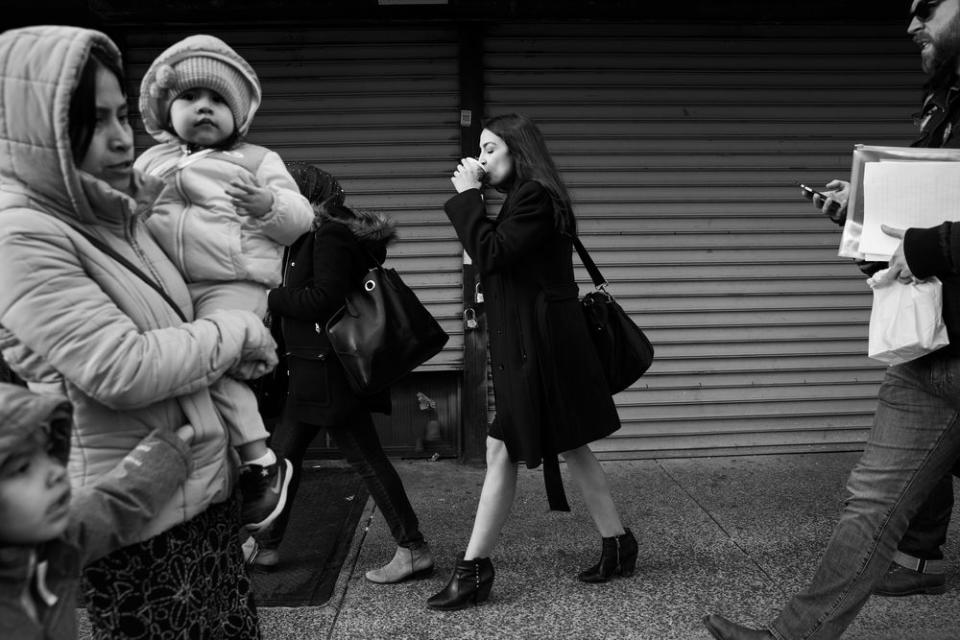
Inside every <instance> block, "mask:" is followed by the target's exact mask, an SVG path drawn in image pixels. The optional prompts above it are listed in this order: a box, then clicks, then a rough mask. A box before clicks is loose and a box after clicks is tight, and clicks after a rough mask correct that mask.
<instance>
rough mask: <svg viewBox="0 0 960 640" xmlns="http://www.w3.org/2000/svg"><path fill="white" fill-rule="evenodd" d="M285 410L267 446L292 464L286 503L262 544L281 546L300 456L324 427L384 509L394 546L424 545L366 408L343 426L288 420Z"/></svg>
mask: <svg viewBox="0 0 960 640" xmlns="http://www.w3.org/2000/svg"><path fill="white" fill-rule="evenodd" d="M284 414H285V415H284V417H283V419H282V420H281V421H280V423H279V424H278V425H277V427H276V429H275V430H274V432H273V435H272V437H271V439H270V446H271V448H272V449H273V450H274V452H275V453H276V454H277V456H279V457H281V458H287V459H288V460H290V462H291V463H293V476H292V477H291V479H290V488H289V495H288V497H287V506H286V507H285V508H284V510H283V512H282V513H281V514H280V515H279V516H278V517H277V519H276V520H275V521H274V523H273V525H271V526H270V527H269V528H268V530H267V531H266V532H265V533H264V535H262V536H258V537H259V538H260V542H261V544H262V545H263V546H265V547H267V548H274V549H275V548H277V547H279V546H280V541H281V540H282V539H283V535H284V533H285V532H286V530H287V523H288V522H289V519H290V512H291V510H292V508H293V504H294V502H295V500H294V499H295V498H296V495H297V490H298V489H299V487H300V477H301V475H302V468H303V458H304V455H305V454H306V451H307V447H308V446H309V445H310V443H311V442H312V441H313V439H314V438H315V437H316V436H317V435H318V434H319V433H320V431H321V430H322V429H324V428H326V429H328V430H329V433H330V435H331V436H332V437H333V440H334V442H336V445H337V448H338V449H340V452H341V453H342V454H343V457H344V459H345V460H346V461H347V462H348V463H349V464H350V466H351V467H353V469H354V470H355V471H356V472H357V473H358V474H359V475H360V477H361V478H362V479H363V482H364V484H365V485H366V487H367V490H368V491H369V492H370V495H371V496H373V501H374V502H375V503H376V505H377V508H378V509H380V511H381V512H382V513H383V517H384V519H385V520H386V522H387V526H389V527H390V533H391V534H392V535H393V539H394V540H396V542H397V546H399V547H407V548H416V547H419V546H420V545H422V544H423V541H424V539H423V534H421V533H420V525H419V522H418V521H417V514H416V513H414V511H413V507H412V506H411V504H410V500H409V499H408V498H407V493H406V491H405V490H404V488H403V482H402V481H401V480H400V476H399V475H397V470H396V469H394V468H393V465H392V464H391V463H390V460H389V459H388V458H387V455H386V454H385V453H384V451H383V447H382V446H381V445H380V437H379V436H378V435H377V429H376V427H375V426H374V424H373V419H372V418H371V417H370V412H368V411H365V410H360V411H356V412H355V413H353V414H352V415H351V416H350V417H349V418H348V419H347V420H345V421H344V424H343V425H337V426H336V427H333V426H327V427H324V426H320V425H315V424H308V423H306V422H301V421H299V420H294V419H288V418H287V416H288V415H289V414H290V412H289V411H287V412H284Z"/></svg>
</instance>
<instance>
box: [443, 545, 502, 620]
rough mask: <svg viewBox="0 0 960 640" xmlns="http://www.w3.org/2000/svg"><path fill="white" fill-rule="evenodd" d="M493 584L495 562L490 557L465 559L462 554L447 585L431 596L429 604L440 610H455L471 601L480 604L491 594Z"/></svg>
mask: <svg viewBox="0 0 960 640" xmlns="http://www.w3.org/2000/svg"><path fill="white" fill-rule="evenodd" d="M492 586H493V563H492V562H490V558H476V559H474V560H464V559H463V556H462V555H461V556H460V558H459V559H458V560H457V566H456V567H454V569H453V575H451V576H450V580H449V581H448V582H447V586H446V587H444V588H443V591H441V592H440V593H437V594H435V595H433V596H431V597H430V599H429V600H427V606H428V607H430V608H431V609H437V610H439V611H455V610H457V609H463V608H464V607H466V606H467V605H469V604H470V603H473V604H480V603H481V602H485V601H486V599H487V598H488V597H489V596H490V587H492Z"/></svg>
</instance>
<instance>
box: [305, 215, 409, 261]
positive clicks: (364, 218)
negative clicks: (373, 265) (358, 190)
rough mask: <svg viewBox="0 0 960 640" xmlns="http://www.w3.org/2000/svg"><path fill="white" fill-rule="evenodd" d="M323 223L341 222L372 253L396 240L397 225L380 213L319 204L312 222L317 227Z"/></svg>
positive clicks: (377, 253)
mask: <svg viewBox="0 0 960 640" xmlns="http://www.w3.org/2000/svg"><path fill="white" fill-rule="evenodd" d="M325 224H341V225H343V226H345V227H346V228H347V229H349V230H350V233H352V234H353V236H354V237H355V238H356V239H357V240H358V241H359V242H360V245H361V246H362V247H363V248H364V249H366V250H367V251H369V252H370V253H371V254H373V255H380V254H381V253H383V252H385V251H386V249H387V247H388V246H390V245H391V244H393V243H394V242H396V241H397V239H398V235H397V226H396V223H394V221H393V220H391V219H390V218H389V217H387V216H386V215H384V214H382V213H375V212H373V211H357V210H354V209H351V208H349V207H346V206H335V205H330V206H321V207H320V209H319V210H318V211H317V217H316V219H315V220H314V222H313V228H314V229H319V228H320V227H321V226H322V225H325Z"/></svg>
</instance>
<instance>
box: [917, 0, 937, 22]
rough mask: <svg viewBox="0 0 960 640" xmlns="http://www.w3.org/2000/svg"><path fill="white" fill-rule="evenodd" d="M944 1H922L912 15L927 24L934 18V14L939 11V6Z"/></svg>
mask: <svg viewBox="0 0 960 640" xmlns="http://www.w3.org/2000/svg"><path fill="white" fill-rule="evenodd" d="M942 1H943V0H920V2H918V3H917V6H916V7H915V8H914V10H913V12H912V13H911V14H910V15H911V17H914V18H916V19H917V20H919V21H920V22H926V21H927V20H929V19H930V18H931V17H932V16H933V12H934V11H936V10H937V5H939V4H940V3H941V2H942Z"/></svg>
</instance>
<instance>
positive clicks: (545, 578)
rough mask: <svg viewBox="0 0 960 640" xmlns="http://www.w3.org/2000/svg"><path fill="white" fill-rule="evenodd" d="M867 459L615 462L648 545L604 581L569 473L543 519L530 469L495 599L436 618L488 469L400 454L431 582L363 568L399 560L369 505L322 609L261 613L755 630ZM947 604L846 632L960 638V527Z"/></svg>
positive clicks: (806, 565)
mask: <svg viewBox="0 0 960 640" xmlns="http://www.w3.org/2000/svg"><path fill="white" fill-rule="evenodd" d="M857 457H858V454H855V453H845V454H810V455H786V456H753V457H724V458H695V459H665V460H646V461H626V462H605V463H603V465H604V468H605V469H606V471H607V473H608V474H609V477H610V481H611V485H612V490H613V493H614V498H615V499H616V501H617V503H618V505H619V506H620V508H621V511H622V516H623V519H624V521H625V524H626V525H627V526H629V527H631V528H632V530H633V531H634V534H635V535H636V537H637V539H638V540H639V541H640V559H639V562H638V566H637V573H636V574H635V575H634V577H632V578H630V579H615V580H613V581H612V582H609V583H607V584H602V585H587V584H581V583H579V582H578V581H577V580H576V572H577V571H578V570H579V569H581V568H583V567H586V566H589V565H590V564H593V563H594V562H595V561H596V558H597V557H598V556H599V552H600V540H599V537H598V536H597V534H596V532H595V530H594V528H593V525H592V523H591V522H590V519H589V516H588V515H587V513H586V511H585V509H584V507H583V503H582V501H581V500H580V496H579V494H578V492H577V490H576V488H575V487H574V486H573V485H572V484H571V483H570V479H569V476H568V475H567V471H566V469H565V467H563V466H561V468H562V469H563V473H564V479H565V482H566V487H567V494H568V498H569V499H570V504H571V507H572V512H571V513H552V512H549V511H547V508H546V498H545V495H544V490H543V480H542V475H541V473H540V471H539V470H534V471H528V470H526V469H522V470H521V471H520V483H519V488H518V495H517V501H516V503H515V505H514V510H513V513H512V515H511V518H510V520H509V521H508V523H507V526H506V528H505V530H504V532H503V536H502V538H501V541H500V545H499V547H498V549H497V551H496V552H495V554H494V555H493V562H494V567H495V569H496V579H495V581H494V587H493V592H492V595H491V598H490V601H489V602H487V603H486V604H484V605H481V606H480V607H476V608H472V607H471V608H469V609H466V610H463V611H460V612H452V613H440V612H433V611H429V610H427V609H426V607H425V601H426V599H427V598H428V597H429V596H430V595H432V594H433V593H435V592H436V591H438V590H440V589H441V588H442V587H443V585H444V584H445V583H446V579H447V577H448V575H449V572H450V570H451V568H452V567H453V564H454V562H455V558H456V555H457V553H459V552H462V551H463V549H464V547H465V545H466V542H467V539H468V537H469V533H470V528H471V526H472V519H473V514H474V510H475V508H476V504H477V499H478V497H479V493H480V486H481V483H482V480H483V469H482V468H480V467H473V466H463V465H458V464H456V463H454V462H452V461H438V462H430V461H405V460H404V461H397V462H396V464H397V468H398V471H399V472H400V475H401V476H402V477H403V480H404V483H405V484H406V486H407V490H408V492H409V494H410V496H411V500H412V502H413V504H414V507H415V508H416V510H417V513H418V514H419V517H420V520H421V525H422V529H423V531H424V533H425V535H426V536H427V537H428V539H429V541H430V544H431V546H432V548H433V550H434V554H435V556H436V559H437V572H436V573H435V574H434V575H433V576H432V577H431V578H429V579H425V580H421V581H416V582H410V583H404V584H401V585H392V586H383V585H374V584H370V583H367V582H366V580H365V579H364V577H363V573H364V571H366V570H367V569H368V568H371V567H374V566H378V565H379V564H382V563H384V562H386V561H387V560H389V559H390V557H392V554H393V550H394V544H393V541H392V540H391V538H390V535H389V531H388V530H387V528H386V526H385V523H384V521H383V519H382V518H381V517H380V514H379V513H378V512H377V511H376V509H375V508H374V507H373V505H372V503H371V504H368V507H367V511H366V512H365V513H364V517H363V518H362V519H361V522H360V525H359V526H358V528H357V532H356V534H355V536H354V541H353V547H352V549H351V554H350V556H348V558H347V561H346V563H345V564H344V567H343V570H342V572H341V575H340V579H339V582H338V584H337V588H336V590H335V593H334V596H333V597H332V598H331V600H330V602H329V603H328V604H327V606H324V607H315V608H297V609H291V608H261V609H260V615H261V620H262V628H263V631H264V638H265V640H295V639H299V638H304V639H306V638H310V639H327V638H329V639H333V640H348V639H349V640H353V639H357V640H360V639H364V640H375V639H385V640H387V639H389V640H403V639H421V638H422V639H428V638H429V639H459V638H471V639H481V638H483V639H487V638H497V639H499V638H503V639H517V640H520V639H522V640H535V639H540V638H543V639H560V638H570V639H576V640H600V639H604V640H606V639H608V638H630V639H637V640H646V639H649V640H673V639H683V640H709V639H710V637H711V636H710V634H709V633H708V632H707V631H706V630H705V629H703V627H702V626H701V625H700V618H701V617H702V616H703V615H704V614H706V613H711V612H718V613H722V614H724V615H726V616H728V617H730V618H732V619H734V620H737V621H740V622H743V623H749V624H753V625H757V626H760V625H762V624H764V623H766V622H768V621H769V620H771V619H772V618H773V617H774V615H775V613H776V612H777V611H778V610H779V608H780V607H781V606H782V605H783V604H784V602H785V601H786V599H787V597H788V596H789V595H791V594H793V593H794V592H796V591H797V590H798V589H800V588H801V587H802V586H803V585H804V584H805V583H806V582H807V580H808V579H809V578H810V576H811V575H812V572H813V570H814V569H815V567H816V563H817V560H818V558H819V556H820V553H821V552H822V550H823V548H824V546H825V544H826V541H827V539H828V538H829V536H830V533H831V531H832V528H833V525H834V523H835V521H836V516H837V512H838V509H839V506H840V501H841V499H842V493H843V483H844V480H845V478H846V476H847V474H848V472H849V470H850V468H851V467H852V465H853V463H854V461H855V460H856V459H857ZM946 551H947V558H948V563H949V566H950V585H949V590H948V592H947V593H946V595H942V596H912V597H908V598H879V597H874V598H872V599H871V600H870V601H869V602H868V603H867V606H866V607H865V608H864V609H863V611H862V612H861V614H860V616H859V617H858V619H857V620H856V622H855V623H854V625H853V626H852V627H851V628H850V630H849V631H848V632H847V634H846V635H845V636H844V638H845V639H848V638H849V639H850V640H957V639H960V582H958V578H957V572H958V564H960V552H958V544H957V526H956V522H954V524H953V525H952V527H951V534H950V538H949V542H948V546H947V549H946Z"/></svg>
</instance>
